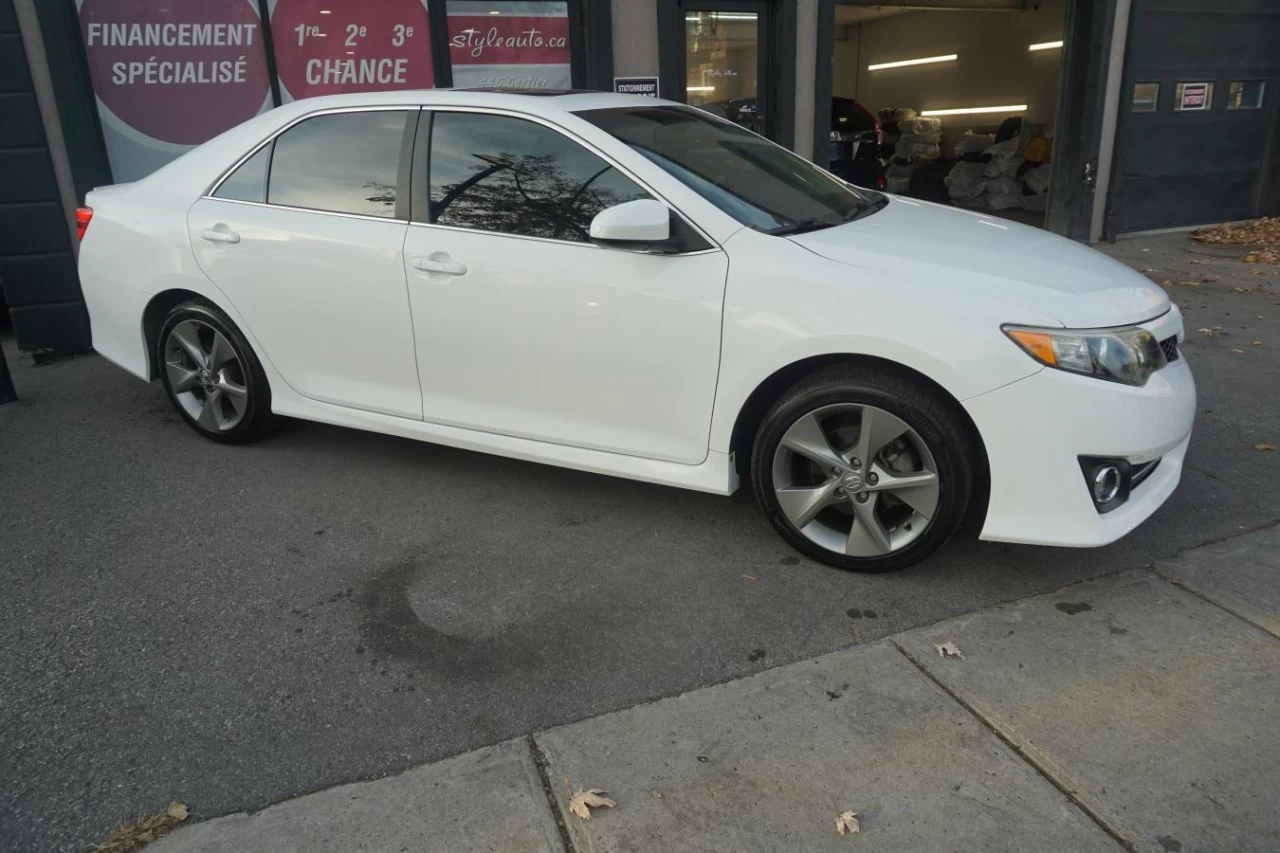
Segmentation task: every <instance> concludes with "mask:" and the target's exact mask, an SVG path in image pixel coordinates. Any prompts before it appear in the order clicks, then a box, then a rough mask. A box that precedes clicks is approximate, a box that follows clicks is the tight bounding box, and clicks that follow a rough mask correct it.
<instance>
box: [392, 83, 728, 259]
mask: <svg viewBox="0 0 1280 853" xmlns="http://www.w3.org/2000/svg"><path fill="white" fill-rule="evenodd" d="M422 108H423V109H424V110H428V111H430V112H431V113H433V114H434V113H478V114H480V115H500V116H506V117H507V118H516V119H523V120H525V121H531V122H533V123H534V124H540V125H542V126H543V127H545V128H548V129H549V130H551V131H552V132H554V133H559V134H560V135H561V136H563V137H565V138H567V139H568V140H569V141H570V142H575V143H577V144H578V145H581V146H582V147H583V148H585V149H587V151H589V152H591V153H592V154H594V155H595V156H596V157H599V158H600V159H601V160H603V161H604V162H605V163H606V164H607V165H609V166H611V167H612V168H614V169H617V170H618V171H619V172H621V173H622V174H624V175H626V176H627V178H629V179H630V180H631V181H632V182H633V183H635V184H636V185H637V186H638V187H640V189H642V190H644V191H645V192H647V193H649V195H651V196H653V198H654V199H656V200H657V201H661V202H662V203H663V204H665V205H666V206H667V210H670V211H671V212H672V213H674V214H675V215H676V216H678V217H680V218H681V219H682V220H684V223H685V224H686V225H688V226H689V227H690V228H692V229H693V230H694V231H696V232H698V234H699V235H701V237H702V239H703V240H706V241H707V242H708V243H709V244H710V245H711V246H712V248H713V249H716V250H719V249H720V248H721V246H720V244H719V243H718V242H716V241H715V240H713V239H711V235H710V234H708V233H707V232H706V231H704V230H702V228H701V227H699V225H698V224H697V223H696V222H694V221H693V220H692V219H690V218H689V217H688V216H685V214H684V211H682V210H681V209H680V208H679V207H677V206H676V205H674V204H672V203H671V200H670V199H668V198H667V197H666V196H664V195H663V194H662V193H660V192H658V191H657V190H655V189H654V188H653V187H652V186H650V185H649V183H648V182H646V181H645V180H644V179H643V178H641V177H640V176H639V175H637V174H636V173H635V172H633V171H631V170H630V169H628V168H627V167H626V166H625V165H623V164H622V163H619V162H618V161H617V160H615V159H614V158H613V157H611V156H609V155H608V154H606V153H605V152H603V151H601V150H600V149H599V148H598V147H596V146H595V145H594V144H593V143H592V142H591V141H590V140H587V139H583V138H582V137H581V136H579V135H578V134H577V133H574V132H573V131H572V130H570V129H569V128H567V127H563V126H561V125H558V124H556V123H555V122H552V121H549V120H547V119H545V118H543V117H542V116H538V115H532V114H531V113H525V112H521V111H519V110H513V109H508V108H506V107H469V106H455V105H453V104H448V105H446V106H442V107H433V106H431V105H429V104H423V106H422ZM567 114H568V115H573V113H567ZM579 120H580V121H581V119H579ZM429 153H430V152H428V155H429ZM430 181H431V172H430V169H428V171H427V182H428V184H429V183H430ZM430 198H431V187H430V186H428V187H427V199H428V203H430ZM409 224H411V225H431V226H433V227H437V228H456V229H457V230H459V231H468V232H471V233H475V234H502V235H503V236H506V237H521V236H524V235H520V234H507V233H506V232H505V231H484V230H481V229H479V228H459V227H458V226H454V225H436V223H434V222H421V221H419V220H416V219H411V220H409ZM532 239H537V240H548V241H551V242H556V243H569V244H572V245H575V246H582V245H586V244H584V243H581V242H579V241H576V240H554V241H552V240H551V238H549V237H535V238H532ZM591 245H594V244H591ZM706 251H709V250H707V249H699V250H698V251H696V252H681V253H680V254H681V255H695V254H702V253H703V252H706ZM673 257H674V256H673Z"/></svg>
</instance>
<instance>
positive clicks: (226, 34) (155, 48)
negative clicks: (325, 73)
mask: <svg viewBox="0 0 1280 853" xmlns="http://www.w3.org/2000/svg"><path fill="white" fill-rule="evenodd" d="M80 31H81V35H82V36H83V37H84V45H85V53H86V55H87V56H88V59H89V73H90V75H91V76H92V78H93V89H94V92H95V93H96V94H97V96H98V98H99V99H100V100H101V101H102V104H103V105H104V106H105V107H106V108H107V109H108V110H110V111H111V113H112V114H113V115H114V116H115V117H116V118H118V119H119V120H120V121H121V122H123V123H124V124H125V125H127V126H128V127H129V128H132V129H133V130H135V131H138V132H139V133H141V134H143V135H145V136H149V137H151V138H152V139H157V140H161V141H163V142H171V143H177V144H181V145H194V144H197V143H200V142H204V141H205V140H207V139H210V138H211V137H213V136H216V135H217V134H219V133H221V132H222V131H224V130H226V129H227V128H229V127H233V126H235V125H237V124H239V123H240V122H242V121H245V120H246V119H249V118H252V117H253V116H255V115H257V114H258V113H259V112H260V111H261V109H262V105H263V102H264V101H265V100H266V98H267V92H268V89H269V84H268V80H267V67H266V53H265V50H264V48H263V46H262V38H263V35H262V21H261V20H259V18H258V13H257V12H256V11H255V10H254V4H252V3H251V2H250V0H182V2H174V0H83V3H82V5H81V6H80Z"/></svg>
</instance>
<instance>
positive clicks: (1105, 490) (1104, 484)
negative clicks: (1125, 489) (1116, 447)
mask: <svg viewBox="0 0 1280 853" xmlns="http://www.w3.org/2000/svg"><path fill="white" fill-rule="evenodd" d="M1121 479H1122V477H1121V474H1120V469H1119V468H1117V467H1116V466H1115V465H1099V466H1098V467H1097V468H1095V469H1093V502H1094V503H1099V504H1105V503H1111V501H1113V500H1115V499H1116V496H1117V495H1119V494H1120V481H1121Z"/></svg>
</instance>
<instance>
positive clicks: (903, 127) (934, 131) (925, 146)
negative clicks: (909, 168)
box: [893, 116, 942, 161]
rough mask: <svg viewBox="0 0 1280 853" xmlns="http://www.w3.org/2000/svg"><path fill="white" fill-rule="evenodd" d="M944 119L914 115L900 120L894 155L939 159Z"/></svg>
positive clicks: (911, 158)
mask: <svg viewBox="0 0 1280 853" xmlns="http://www.w3.org/2000/svg"><path fill="white" fill-rule="evenodd" d="M941 142H942V119H940V118H929V117H921V116H914V117H912V118H907V119H903V120H901V121H899V122H898V144H897V146H896V147H895V148H894V151H893V153H894V155H895V156H897V157H901V158H902V159H904V160H906V159H910V160H913V161H914V160H937V159H938V156H939V155H940V154H941V153H942V149H941V148H940V147H939V143H941Z"/></svg>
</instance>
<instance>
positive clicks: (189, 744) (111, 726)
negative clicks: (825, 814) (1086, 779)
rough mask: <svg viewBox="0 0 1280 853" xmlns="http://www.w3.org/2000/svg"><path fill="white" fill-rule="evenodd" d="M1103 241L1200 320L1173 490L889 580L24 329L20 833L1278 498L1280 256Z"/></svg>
mask: <svg viewBox="0 0 1280 853" xmlns="http://www.w3.org/2000/svg"><path fill="white" fill-rule="evenodd" d="M1108 251H1110V252H1111V253H1113V254H1115V255H1117V256H1118V257H1121V258H1123V259H1124V260H1126V261H1128V262H1130V263H1132V264H1133V265H1134V266H1136V267H1138V268H1140V269H1149V270H1154V272H1151V273H1149V274H1150V275H1151V276H1152V277H1153V278H1154V279H1156V280H1157V281H1159V280H1169V281H1171V282H1172V284H1171V287H1170V289H1171V291H1172V292H1173V296H1174V297H1175V299H1177V300H1178V301H1179V303H1180V304H1181V305H1182V307H1183V309H1184V311H1185V313H1186V315H1187V325H1188V328H1189V332H1190V336H1189V339H1188V343H1187V347H1186V350H1185V351H1186V357H1187V358H1188V360H1189V361H1190V363H1191V366H1192V369H1193V371H1194V372H1195V374H1196V378H1197V382H1198V385H1199V389H1200V394H1201V405H1200V414H1199V418H1198V422H1197V429H1196V433H1195V435H1194V437H1193V441H1192V447H1191V451H1190V455H1189V458H1188V462H1187V467H1186V469H1185V471H1184V477H1183V483H1182V486H1181V487H1180V489H1179V490H1178V491H1177V492H1176V493H1175V494H1174V496H1173V498H1172V499H1171V500H1170V502H1169V503H1168V504H1167V505H1166V506H1165V507H1164V508H1163V509H1162V510H1161V511H1160V512H1159V513H1157V515H1156V516H1155V517H1154V518H1153V519H1151V520H1150V521H1149V522H1148V523H1147V524H1146V525H1144V526H1143V527H1141V528H1139V530H1137V531H1136V532H1135V533H1133V534H1132V535H1131V536H1129V537H1128V538H1126V539H1124V540H1122V541H1121V542H1119V543H1116V544H1115V545H1112V546H1109V547H1107V548H1103V549H1097V550H1088V551H1076V550H1066V549H1043V548H1032V547H1022V546H1007V545H993V544H981V543H977V542H973V541H962V542H954V543H952V544H951V545H950V546H948V548H947V549H946V550H945V551H943V552H942V553H941V554H939V555H937V556H935V557H934V558H932V559H931V560H929V561H927V562H926V563H925V564H923V565H920V566H917V567H914V568H912V569H909V570H907V571H904V572H900V573H896V574H891V575H882V576H860V575H852V574H844V573H841V572H838V571H835V570H833V569H829V568H827V567H824V566H821V565H818V564H815V563H812V562H810V561H808V560H805V559H803V558H800V557H798V556H797V555H796V554H795V553H794V552H792V551H791V550H790V549H788V548H787V547H786V546H785V545H784V544H783V543H782V542H781V540H779V539H778V538H777V537H776V536H775V534H774V533H773V532H772V531H771V530H770V529H769V527H768V525H767V524H766V523H765V522H764V520H763V519H762V517H761V516H760V514H759V513H758V511H757V510H756V509H755V507H754V506H753V505H752V503H751V501H750V499H749V497H748V496H747V495H746V494H739V495H738V496H735V497H734V498H729V499H726V498H719V497H715V496H709V495H701V494H696V493H692V492H683V491H679V490H675V489H668V488H663V487H658V486H650V485H645V484H638V483H632V482H628V481H624V480H618V479H612V478H607V477H602V476H595V475H589V474H582V473H578V472H573V471H566V470H560V469H555V468H549V467H545V466H538V465H533V464H527V463H522V462H515V461H511V460H506V459H501V458H498V457H492V456H485V455H482V454H476V453H469V452H464V451H458V450H452V449H449V448H444V447H438V446H432V445H428V444H422V443H418V442H413V441H409V440H404V439H397V438H390V437H385V436H378V435H371V434H365V433H359V432H355V431H350V430H342V429H337V428H333V427H327V426H321V425H315V424H303V423H290V424H288V425H287V426H286V427H285V428H284V429H282V430H281V431H280V432H279V433H278V434H276V435H275V436H273V437H271V438H270V439H268V440H266V441H264V442H262V443H259V444H256V445H252V446H247V447H222V446H219V445H216V444H213V443H211V442H208V441H205V440H203V439H200V438H199V437H198V436H197V435H196V434H195V433H194V432H192V431H191V430H190V429H188V428H187V427H186V426H185V425H184V424H183V423H182V422H181V420H180V419H179V418H178V416H177V415H176V414H175V413H174V412H173V411H172V409H171V408H170V406H169V404H168V402H167V401H166V399H165V398H164V395H163V392H162V390H161V389H160V387H159V386H158V385H151V386H148V385H146V384H143V383H141V382H139V381H137V380H136V379H134V378H133V377H131V376H129V375H127V374H125V373H124V372H123V371H121V370H119V369H118V368H116V367H114V366H112V365H110V364H108V363H107V362H105V361H104V360H102V359H101V358H98V357H96V356H87V357H82V358H77V359H72V360H69V361H63V362H59V363H55V364H53V365H49V366H43V367H35V366H33V365H32V363H31V360H30V358H28V357H25V356H20V355H18V354H17V353H16V352H15V351H14V349H13V348H12V343H11V342H7V343H6V346H7V347H8V349H7V353H8V356H9V361H10V364H11V366H12V368H13V372H14V380H15V383H16V384H17V386H18V392H19V394H20V395H21V398H22V399H21V401H20V402H19V403H16V404H10V405H6V406H3V407H0V580H2V581H3V582H4V585H5V593H4V595H3V596H0V647H2V648H4V649H5V652H6V653H5V654H4V655H3V656H2V657H0V756H3V759H2V761H0V763H2V764H3V766H4V772H3V774H0V839H4V842H5V849H13V850H19V851H25V850H40V851H45V850H78V849H82V848H83V847H84V846H85V845H86V844H88V843H89V842H91V841H93V840H94V839H95V838H98V837H101V836H102V835H103V834H105V833H106V831H107V830H109V829H110V828H111V827H112V826H113V825H114V824H115V823H117V822H119V821H121V820H123V819H125V818H128V817H132V816H134V815H135V814H137V813H139V812H143V811H155V810H159V809H163V808H164V806H165V805H166V804H167V803H168V802H169V801H171V800H181V801H183V802H186V803H188V804H189V805H190V806H191V807H192V809H193V811H194V812H196V813H198V814H199V815H201V816H213V815H218V814H227V813H231V812H237V811H244V810H254V809H259V808H262V807H264V806H266V805H268V804H270V803H273V802H277V801H280V800H283V799H286V798H289V797H294V796H297V795H299V794H303V793H306V792H310V791H316V790H319V789H322V788H327V787H330V786H333V785H337V784H342V783H347V782H352V781H356V780H362V779H370V778H374V777H378V776H382V775H385V774H388V773H394V772H397V771H401V770H405V769H407V768H410V767H414V766H416V765H419V764H422V763H425V762H429V761H435V760H437V759H441V758H445V757H448V756H452V755H457V754H459V753H461V752H464V751H466V750H469V749H473V748H476V747H480V746H484V745H488V744H494V743H498V742H500V741H504V740H507V739H509V738H513V737H519V736H521V735H525V734H528V733H530V732H534V731H540V730H543V729H547V728H550V727H553V726H559V725H564V724H568V723H572V722H575V721H578V720H582V719H585V718H588V717H594V716H597V715H600V714H603V713H607V712H611V711H617V710H620V709H625V708H628V707H631V706H633V705H636V704H638V703H641V702H646V701H649V700H653V699H657V698H660V697H665V696H673V695H676V694H680V693H683V692H685V691H689V690H693V689H696V688H700V687H704V686H707V685H712V684H717V683H720V682H725V681H728V680H731V679H735V678H739V677H742V676H746V675H750V674H753V673H757V672H760V671H762V670H765V669H768V668H771V667H776V666H779V665H782V664H788V663H792V662H795V661H799V660H802V659H806V658H810V657H814V656H817V655H821V654H824V653H828V652H833V651H838V650H841V649H845V648H848V647H850V646H853V645H857V644H861V643H866V642H869V641H873V640H876V639H878V638H881V637H884V636H886V635H888V634H891V633H897V632H901V631H905V630H908V629H911V628H915V627H919V626H925V625H930V624H932V623H935V622H938V621H939V620H943V619H947V618H950V617H954V616H957V615H959V614H964V613H968V612H971V611H975V610H979V609H982V608H985V607H988V606H990V605H992V604H994V603H999V602H1003V601H1012V600H1015V599H1021V598H1025V597H1027V596H1032V595H1036V594H1038V593H1043V592H1047V591H1049V590H1053V589H1057V588H1059V587H1062V586H1063V585H1065V584H1069V583H1072V582H1075V581H1080V580H1084V579H1088V578H1093V577H1097V576H1101V575H1107V574H1114V573H1117V572H1120V571H1123V570H1125V569H1130V568H1137V567H1142V566H1145V565H1147V564H1149V563H1150V562H1152V561H1154V560H1157V559H1164V558H1168V557H1172V556H1175V555H1177V554H1179V553H1180V552H1182V551H1185V550H1186V549H1188V548H1190V547H1193V546H1196V545H1200V544H1202V543H1206V542H1213V541H1215V540H1220V539H1225V538H1228V537H1231V536H1234V535H1236V534H1238V533H1240V532H1242V531H1246V530H1252V529H1261V528H1264V527H1266V526H1267V525H1269V524H1272V523H1274V522H1276V521H1277V520H1278V519H1280V476H1277V474H1278V473H1280V453H1268V452H1261V451H1258V450H1255V449H1254V445H1255V444H1259V443H1270V444H1280V427H1277V424H1278V423H1280V394H1277V393H1276V389H1277V388H1280V307H1278V303H1280V270H1277V269H1275V268H1262V269H1264V274H1262V275H1252V274H1251V268H1250V267H1249V266H1247V265H1245V264H1243V263H1241V262H1240V261H1239V260H1238V259H1237V258H1238V256H1239V255H1240V254H1241V253H1240V252H1238V251H1232V250H1230V249H1223V248H1222V247H1201V246H1196V245H1194V244H1190V243H1188V242H1187V241H1186V238H1185V237H1184V236H1182V235H1165V236H1160V237H1152V238H1145V239H1143V240H1141V241H1136V240H1135V241H1125V242H1122V243H1119V244H1117V245H1116V246H1113V247H1108ZM1193 259H1194V260H1197V261H1205V263H1201V264H1192V263H1190V261H1191V260H1193ZM1203 279H1212V280H1203ZM1193 281H1194V282H1195V285H1192V284H1191V282H1193ZM1178 282H1186V283H1185V284H1179V283H1178ZM1215 327H1220V328H1215ZM1200 328H1205V329H1207V330H1209V331H1210V332H1211V333H1212V334H1211V335H1201V334H1200V333H1199V332H1198V331H1197V330H1198V329H1200ZM1254 341H1257V342H1258V344H1257V345H1254V343H1253V342H1254ZM1237 350H1238V351H1237Z"/></svg>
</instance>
